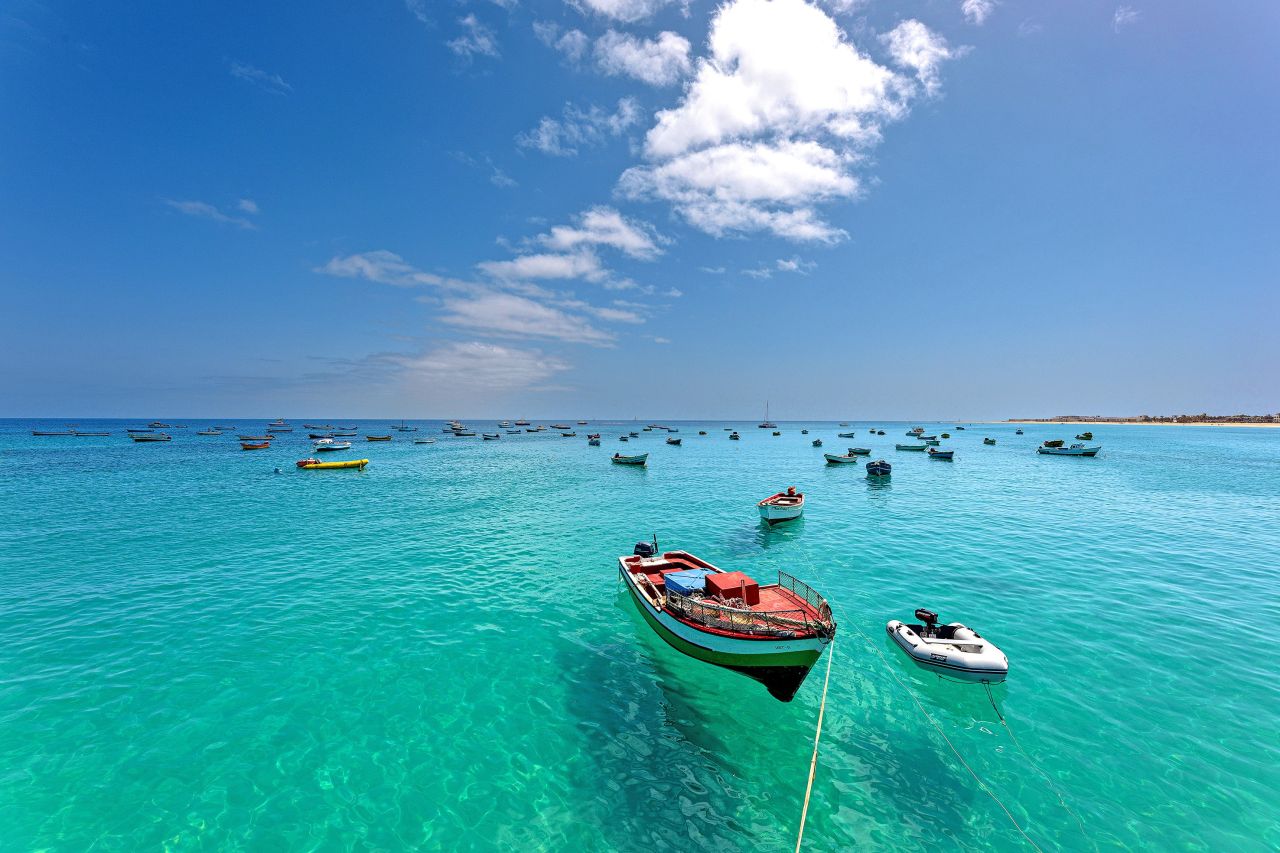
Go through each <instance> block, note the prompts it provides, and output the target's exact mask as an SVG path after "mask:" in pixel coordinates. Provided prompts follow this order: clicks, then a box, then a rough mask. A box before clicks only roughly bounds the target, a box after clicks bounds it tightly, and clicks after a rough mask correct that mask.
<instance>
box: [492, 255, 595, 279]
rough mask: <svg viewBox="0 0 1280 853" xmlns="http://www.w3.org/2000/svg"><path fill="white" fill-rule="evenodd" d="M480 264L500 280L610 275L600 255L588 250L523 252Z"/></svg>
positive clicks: (591, 277) (583, 277) (586, 277)
mask: <svg viewBox="0 0 1280 853" xmlns="http://www.w3.org/2000/svg"><path fill="white" fill-rule="evenodd" d="M477 266H478V267H479V268H480V271H481V272H483V273H485V274H486V275H489V276H491V277H493V278H495V279H498V280H499V281H529V280H532V279H573V278H582V279H586V280H587V281H601V280H603V279H604V278H605V277H607V275H608V273H607V271H606V270H605V268H604V267H603V266H601V264H600V259H599V258H597V257H596V256H595V254H593V253H592V252H589V251H579V252H569V253H564V254H559V253H549V252H548V253H541V254H533V255H520V256H519V257H517V258H513V259H511V260H509V261H485V262H483V263H481V264H478V265H477Z"/></svg>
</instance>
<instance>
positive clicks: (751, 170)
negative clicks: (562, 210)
mask: <svg viewBox="0 0 1280 853" xmlns="http://www.w3.org/2000/svg"><path fill="white" fill-rule="evenodd" d="M848 159H849V158H848V156H847V155H842V154H839V153H837V152H836V151H833V150H832V149H830V148H827V147H825V146H823V145H821V144H819V143H817V142H813V141H804V142H792V141H778V142H767V143H766V142H759V143H751V144H747V143H738V142H734V143H726V144H723V145H716V146H713V147H710V148H703V149H701V150H697V151H692V152H689V153H688V154H685V155H683V156H680V157H675V158H672V159H670V160H667V161H666V162H663V163H660V164H657V165H654V166H636V167H633V168H631V169H628V170H627V171H626V172H624V173H623V174H622V177H621V178H620V179H619V181H618V190H619V192H621V193H622V194H623V195H625V196H627V197H630V198H638V199H659V200H663V201H668V202H671V203H672V204H674V205H675V207H676V208H677V209H678V210H679V211H680V212H681V214H682V215H683V216H684V217H685V219H686V220H687V221H688V222H689V223H690V224H692V225H693V226H695V227H697V228H699V229H701V230H703V231H706V232H707V233H708V234H712V235H714V236H717V237H720V236H724V235H726V234H729V233H732V232H743V231H772V232H773V233H774V234H777V235H778V236H781V237H787V238H791V239H795V240H802V241H803V240H816V241H821V242H833V241H835V240H837V239H839V238H840V237H841V236H843V232H842V231H840V230H839V229H836V228H833V227H831V226H830V225H827V224H826V223H824V222H822V221H821V220H820V219H819V218H818V217H817V215H816V213H815V212H814V210H813V209H812V206H813V205H815V204H818V203H822V202H825V201H830V200H832V199H837V198H851V197H853V196H855V195H856V194H857V192H858V190H859V184H858V181H857V179H856V178H854V177H853V175H851V174H850V173H849V172H848V169H847V165H848Z"/></svg>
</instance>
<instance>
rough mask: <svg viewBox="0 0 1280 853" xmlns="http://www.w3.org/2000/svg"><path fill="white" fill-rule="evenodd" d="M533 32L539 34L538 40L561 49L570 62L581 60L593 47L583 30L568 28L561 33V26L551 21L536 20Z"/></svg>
mask: <svg viewBox="0 0 1280 853" xmlns="http://www.w3.org/2000/svg"><path fill="white" fill-rule="evenodd" d="M533 34H534V35H535V36H537V38H538V41H540V42H542V43H543V44H545V45H546V46H547V47H550V48H554V49H556V50H558V51H560V52H561V53H563V54H564V56H565V58H566V59H568V60H569V62H571V63H574V64H577V63H579V62H581V61H582V58H583V57H584V56H586V55H587V50H588V49H589V48H590V47H591V39H590V38H588V37H587V34H586V33H584V32H583V31H582V30H577V29H574V30H566V31H565V33H564V34H563V35H561V33H560V26H559V25H558V24H555V23H553V22H551V21H534V22H533Z"/></svg>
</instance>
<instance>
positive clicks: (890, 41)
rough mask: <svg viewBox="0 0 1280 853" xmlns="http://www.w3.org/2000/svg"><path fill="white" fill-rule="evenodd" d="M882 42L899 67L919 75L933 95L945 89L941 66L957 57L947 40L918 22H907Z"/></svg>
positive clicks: (925, 87) (921, 82) (890, 32)
mask: <svg viewBox="0 0 1280 853" xmlns="http://www.w3.org/2000/svg"><path fill="white" fill-rule="evenodd" d="M880 41H881V42H882V43H883V44H884V46H885V48H886V49H887V50H888V51H889V55H890V56H891V57H893V61H894V62H895V63H896V64H898V65H899V66H901V67H903V68H910V69H911V70H912V71H914V72H915V73H916V79H918V80H919V81H920V85H922V86H924V90H925V92H926V93H928V94H930V95H934V94H937V92H938V90H939V89H940V88H941V87H942V81H941V79H940V75H939V73H938V68H939V66H940V65H941V64H942V63H943V62H945V61H946V60H948V59H954V58H955V57H956V55H957V54H956V51H954V50H952V49H951V48H950V47H949V46H948V45H947V40H946V39H944V38H943V37H942V36H940V35H938V34H937V33H935V32H933V31H932V30H930V29H929V28H928V27H926V26H925V25H924V24H922V23H920V22H919V21H916V20H906V21H903V22H902V23H900V24H898V26H896V27H894V28H893V29H892V30H890V31H889V32H887V33H885V34H884V35H882V36H880Z"/></svg>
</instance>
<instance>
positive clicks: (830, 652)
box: [796, 637, 836, 853]
mask: <svg viewBox="0 0 1280 853" xmlns="http://www.w3.org/2000/svg"><path fill="white" fill-rule="evenodd" d="M835 656H836V641H835V638H834V637H832V638H831V645H830V646H829V647H828V648H827V677H826V678H825V679H824V680H823V682H822V702H821V704H819V705H818V728H817V730H816V731H814V733H813V758H811V759H810V760H809V782H808V784H806V785H805V786H804V808H803V809H801V810H800V831H799V832H798V833H796V853H800V843H801V842H802V841H804V821H805V818H807V817H808V816H809V794H810V793H812V791H813V774H814V772H815V771H816V770H817V769H818V740H819V739H820V738H821V737H822V715H823V714H824V713H826V710H827V685H829V684H830V683H831V660H832V659H833V658H834V657H835Z"/></svg>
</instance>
